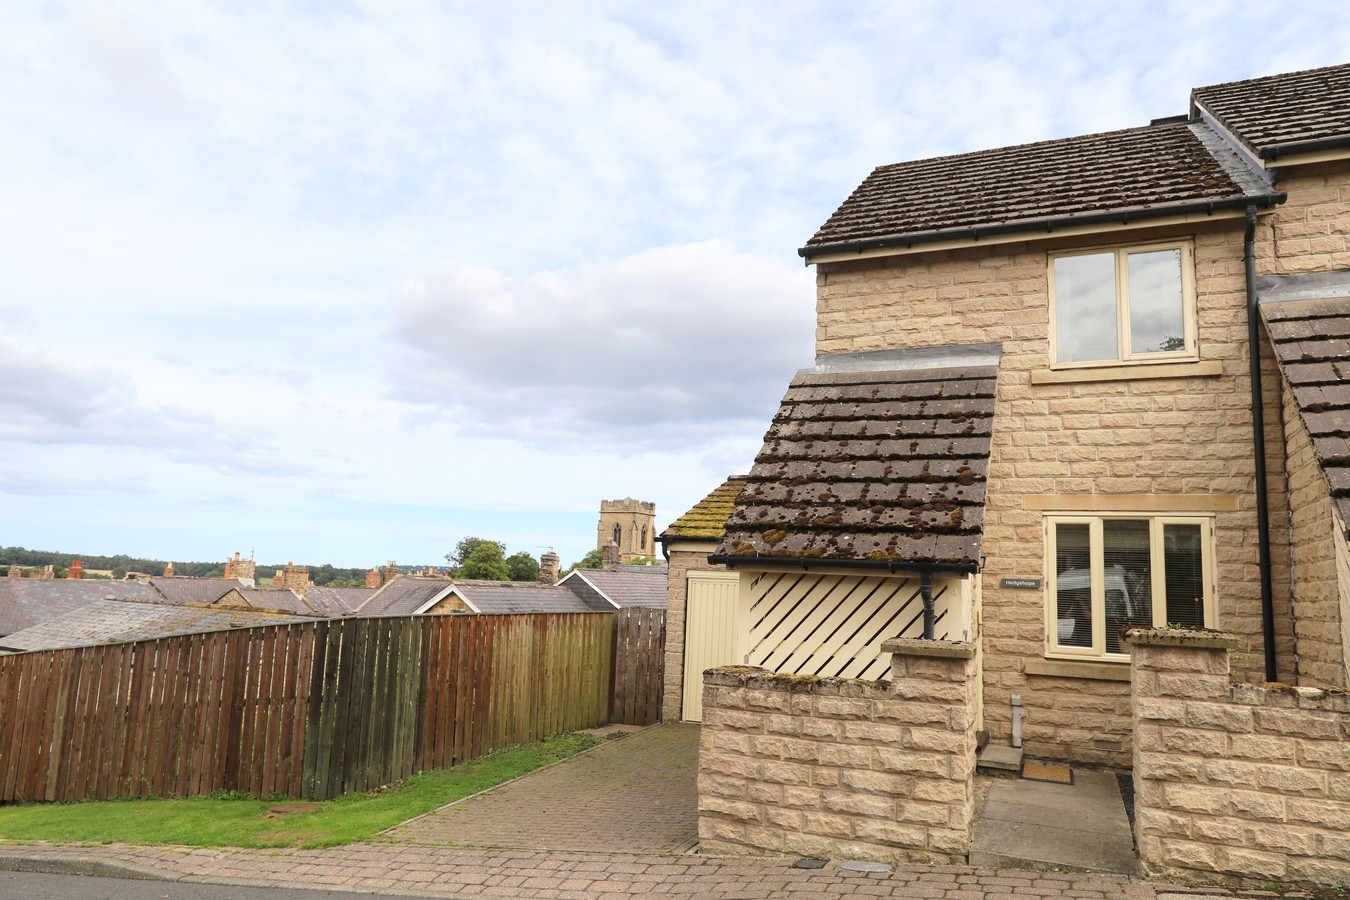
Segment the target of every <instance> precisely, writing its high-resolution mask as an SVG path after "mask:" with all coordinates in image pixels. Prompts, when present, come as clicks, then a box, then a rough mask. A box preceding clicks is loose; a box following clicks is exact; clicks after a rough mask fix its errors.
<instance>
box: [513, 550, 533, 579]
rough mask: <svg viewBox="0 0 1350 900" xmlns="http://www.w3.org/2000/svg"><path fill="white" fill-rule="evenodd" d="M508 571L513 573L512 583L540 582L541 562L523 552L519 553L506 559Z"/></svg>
mask: <svg viewBox="0 0 1350 900" xmlns="http://www.w3.org/2000/svg"><path fill="white" fill-rule="evenodd" d="M506 568H507V571H509V572H510V573H511V580H512V581H538V580H539V560H537V559H535V558H534V557H533V556H531V555H530V554H528V553H526V552H525V551H524V550H521V551H520V552H519V553H512V554H511V555H510V556H508V557H507V558H506Z"/></svg>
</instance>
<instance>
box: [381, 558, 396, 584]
mask: <svg viewBox="0 0 1350 900" xmlns="http://www.w3.org/2000/svg"><path fill="white" fill-rule="evenodd" d="M397 577H398V565H397V564H396V563H395V562H394V561H393V560H392V559H391V560H389V564H388V565H387V566H385V567H384V583H385V584H388V583H389V582H391V581H393V580H394V579H395V578H397Z"/></svg>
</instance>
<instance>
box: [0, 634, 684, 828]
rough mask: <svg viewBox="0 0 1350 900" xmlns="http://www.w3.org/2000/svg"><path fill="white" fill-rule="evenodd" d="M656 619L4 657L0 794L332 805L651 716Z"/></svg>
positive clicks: (256, 637) (226, 639)
mask: <svg viewBox="0 0 1350 900" xmlns="http://www.w3.org/2000/svg"><path fill="white" fill-rule="evenodd" d="M664 618H665V617H664V613H663V612H662V611H660V610H620V611H619V612H618V613H615V614H550V615H524V616H417V617H410V618H388V619H342V620H327V621H319V622H312V623H310V622H307V623H300V624H290V625H272V626H265V627H259V628H250V629H241V630H238V631H229V632H213V633H208V634H193V635H185V636H181V637H173V638H161V639H158V640H151V641H138V642H134V643H126V644H115V645H109V646H99V647H81V648H78V649H74V650H55V651H47V652H39V653H23V654H17V655H13V656H2V657H0V802H12V801H18V800H83V799H108V798H113V797H184V796H196V795H201V794H209V793H212V792H214V791H219V790H237V791H240V792H243V793H248V794H254V795H258V796H265V795H269V794H284V795H287V796H299V797H305V798H310V799H327V798H330V797H335V796H338V795H339V794H342V793H345V792H348V791H360V790H369V789H372V788H374V787H378V786H379V785H382V784H388V783H390V782H393V781H397V780H399V779H402V778H406V777H408V776H409V775H411V774H413V773H414V772H417V771H420V770H423V769H430V768H437V767H442V766H448V765H454V764H457V763H461V762H464V761H466V760H469V759H473V758H475V757H477V756H481V755H483V754H484V753H487V752H489V751H491V750H493V749H496V748H498V747H503V746H506V745H507V744H512V743H519V742H525V741H532V740H538V739H540V738H543V737H547V736H548V735H551V734H557V733H560V732H563V731H572V730H576V729H580V728H588V727H593V726H596V725H601V724H604V723H605V722H606V721H615V722H624V723H629V724H639V725H645V724H650V723H652V722H655V721H656V720H657V716H658V715H659V713H658V710H659V698H660V692H661V689H660V679H661V652H660V649H661V647H660V640H661V636H662V635H663V633H664Z"/></svg>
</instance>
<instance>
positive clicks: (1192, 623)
mask: <svg viewBox="0 0 1350 900" xmlns="http://www.w3.org/2000/svg"><path fill="white" fill-rule="evenodd" d="M1212 544H1213V538H1212V528H1211V520H1210V519H1208V518H1203V517H1193V516H1148V517H1142V516H1133V517H1130V516H1119V517H1117V516H1053V517H1050V518H1048V519H1047V520H1046V548H1047V551H1048V556H1049V560H1050V564H1049V565H1048V566H1047V567H1046V568H1047V569H1048V571H1047V573H1046V574H1047V575H1048V576H1049V578H1048V579H1047V587H1048V589H1047V591H1046V601H1047V602H1046V606H1047V609H1046V632H1047V633H1046V648H1047V650H1048V651H1049V653H1050V654H1051V655H1053V656H1060V657H1089V658H1092V657H1096V658H1105V659H1128V657H1129V648H1128V647H1125V646H1124V644H1123V643H1122V641H1121V635H1122V633H1123V632H1124V631H1125V629H1127V628H1130V627H1132V626H1136V625H1141V626H1144V627H1153V628H1163V627H1166V626H1168V625H1180V626H1184V627H1186V628H1212V627H1214V589H1213V584H1214V577H1213V572H1214V560H1213V550H1212Z"/></svg>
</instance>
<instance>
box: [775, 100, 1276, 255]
mask: <svg viewBox="0 0 1350 900" xmlns="http://www.w3.org/2000/svg"><path fill="white" fill-rule="evenodd" d="M1278 200H1279V197H1278V195H1275V194H1273V193H1272V192H1271V189H1270V188H1269V187H1268V186H1267V185H1266V184H1265V183H1264V181H1263V180H1262V179H1261V178H1259V177H1257V176H1255V175H1254V174H1253V173H1252V172H1251V171H1250V170H1249V169H1248V168H1247V167H1246V166H1244V165H1243V164H1242V163H1241V162H1240V160H1239V158H1238V157H1237V155H1236V154H1234V153H1233V152H1232V151H1230V150H1227V148H1226V147H1224V145H1223V143H1222V140H1221V139H1220V138H1219V137H1218V135H1216V134H1215V133H1214V131H1213V130H1212V129H1210V128H1209V126H1208V125H1206V124H1205V123H1203V122H1171V121H1168V122H1166V123H1164V124H1157V125H1150V126H1146V127H1142V128H1129V129H1125V130H1122V131H1111V132H1105V133H1102V134H1089V135H1083V136H1081V137H1070V138H1062V139H1058V140H1051V141H1041V142H1038V143H1033V144H1022V145H1018V146H1014V147H1002V148H998V149H995V150H984V151H980V152H976V153H966V154H961V155H958V156H943V157H937V158H934V159H923V160H916V161H913V162H904V163H897V164H893V165H886V166H880V167H878V168H877V169H875V170H874V171H873V172H872V174H871V175H869V176H868V177H867V179H866V180H864V181H863V183H862V184H861V185H859V186H858V188H857V189H856V190H855V191H854V192H853V193H852V194H851V195H850V196H849V197H848V199H847V200H845V201H844V203H843V204H842V205H841V206H840V207H839V209H837V210H836V211H835V212H834V214H833V215H832V216H830V218H829V219H828V220H827V221H826V222H825V224H824V225H822V226H821V227H820V230H819V231H817V232H816V233H815V235H814V236H812V238H811V239H810V240H809V241H807V242H806V246H804V247H802V248H801V249H800V250H799V251H798V253H800V254H801V255H802V256H804V257H806V259H807V260H808V261H814V260H815V258H817V257H820V256H823V255H825V254H832V253H834V254H847V253H861V252H864V251H868V250H878V249H883V248H893V249H895V250H896V251H897V252H900V251H903V250H904V249H906V248H908V247H910V246H911V245H914V244H927V243H931V242H934V241H938V240H944V239H951V240H967V241H976V240H980V239H981V238H983V237H988V236H992V235H995V234H999V233H1006V232H1048V231H1051V230H1054V229H1058V228H1065V227H1070V226H1073V225H1075V224H1079V225H1090V224H1100V225H1103V226H1105V227H1107V228H1112V227H1117V226H1120V225H1126V224H1129V223H1130V222H1131V221H1134V220H1140V219H1145V220H1151V219H1155V218H1158V217H1161V216H1164V215H1172V214H1178V215H1179V214H1187V213H1193V214H1199V215H1202V216H1203V215H1206V214H1212V213H1214V212H1216V211H1218V210H1223V209H1232V210H1237V209H1242V208H1245V207H1246V206H1248V205H1251V204H1255V205H1258V206H1268V205H1270V204H1272V203H1274V202H1278ZM839 258H843V257H839Z"/></svg>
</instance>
